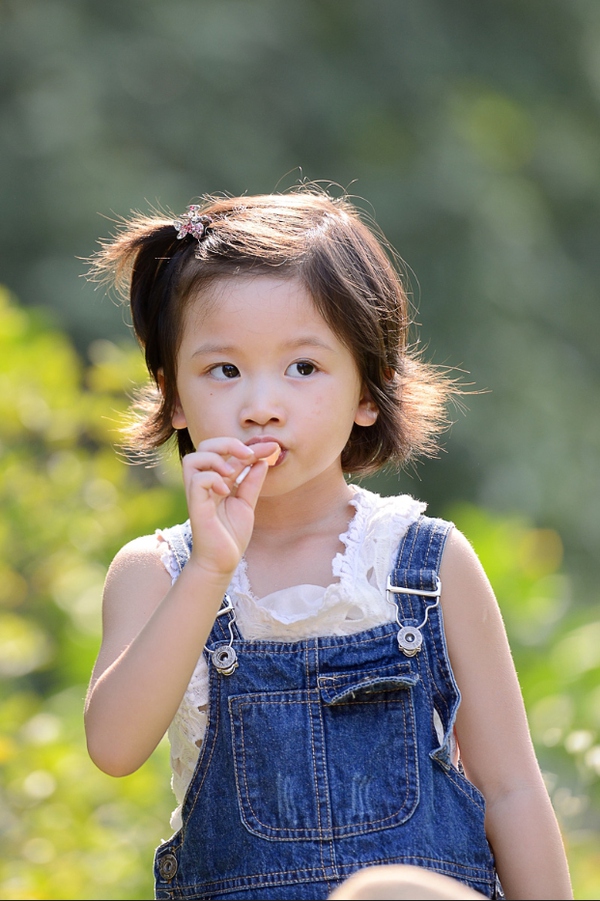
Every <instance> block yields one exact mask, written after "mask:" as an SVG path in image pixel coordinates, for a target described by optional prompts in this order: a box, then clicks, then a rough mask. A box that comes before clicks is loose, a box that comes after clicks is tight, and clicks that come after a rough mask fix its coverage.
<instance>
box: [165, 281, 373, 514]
mask: <svg viewBox="0 0 600 901" xmlns="http://www.w3.org/2000/svg"><path fill="white" fill-rule="evenodd" d="M177 368H178V371H177V392H178V403H177V407H176V411H175V414H174V416H173V426H174V427H175V428H176V429H182V428H187V429H188V431H189V433H190V436H191V439H192V441H193V442H194V446H195V447H198V445H199V444H200V443H201V442H202V441H204V440H206V439H207V438H217V437H234V438H239V439H240V440H241V441H243V442H244V443H248V441H250V439H253V438H254V439H256V438H260V437H264V438H267V437H268V438H272V439H274V440H275V441H277V442H278V443H279V445H280V446H281V448H282V450H283V454H282V456H281V457H280V460H279V463H278V464H277V466H275V467H273V468H272V469H271V470H270V471H269V473H268V475H267V480H266V483H265V486H264V488H263V491H262V494H263V496H268V495H271V494H280V493H284V492H286V491H289V490H292V489H293V488H295V487H299V486H300V485H302V484H305V483H307V482H309V481H311V480H313V479H315V478H318V477H321V476H323V477H326V476H327V474H335V475H338V476H339V474H340V473H341V463H340V456H341V453H342V450H343V449H344V447H345V445H346V442H347V440H348V437H349V435H350V431H351V429H352V426H353V424H354V423H358V424H359V425H364V426H369V425H372V424H373V423H374V421H375V419H376V411H375V409H374V406H373V404H372V403H370V402H369V401H370V399H369V398H368V397H366V396H364V392H363V389H362V385H361V380H360V376H359V373H358V369H357V366H356V363H355V361H354V358H353V356H352V354H351V352H350V351H349V350H348V348H347V347H345V345H343V344H342V343H341V341H340V340H339V339H338V338H337V337H336V335H335V334H334V333H333V332H332V331H331V329H330V328H329V326H328V325H327V323H326V322H325V320H324V319H323V317H322V316H321V314H320V313H319V312H318V311H317V309H316V308H315V306H314V303H313V301H312V298H311V296H310V294H309V293H308V291H307V289H306V288H305V287H304V285H303V284H302V283H301V282H300V281H299V280H298V279H286V280H284V279H279V278H276V277H273V276H269V275H260V276H246V275H245V276H239V277H235V276H234V277H230V278H221V279H219V280H217V281H216V282H214V283H213V284H212V285H211V286H209V287H208V288H207V289H205V290H204V291H203V292H202V295H201V297H200V298H199V299H198V300H195V301H192V302H191V303H190V304H189V306H188V308H187V310H186V313H185V316H184V320H183V332H182V341H181V346H180V349H179V353H178V356H177Z"/></svg>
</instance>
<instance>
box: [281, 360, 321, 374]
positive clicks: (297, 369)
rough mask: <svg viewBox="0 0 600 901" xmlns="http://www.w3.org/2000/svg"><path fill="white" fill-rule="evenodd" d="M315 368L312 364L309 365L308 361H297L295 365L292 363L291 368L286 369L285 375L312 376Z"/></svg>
mask: <svg viewBox="0 0 600 901" xmlns="http://www.w3.org/2000/svg"><path fill="white" fill-rule="evenodd" d="M316 369H317V367H316V366H315V364H314V363H311V362H310V360H299V361H298V362H297V363H292V365H291V366H288V368H287V375H292V376H294V375H295V376H307V375H312V374H313V372H316Z"/></svg>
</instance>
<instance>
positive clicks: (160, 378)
mask: <svg viewBox="0 0 600 901" xmlns="http://www.w3.org/2000/svg"><path fill="white" fill-rule="evenodd" d="M156 382H157V384H158V390H159V391H160V393H161V394H162V396H163V398H164V396H165V373H164V371H163V370H162V369H159V370H158V372H157V374H156ZM171 425H172V426H173V428H174V429H186V428H187V420H186V418H185V413H184V412H183V407H182V406H181V401H180V400H179V395H178V394H177V393H176V394H175V408H174V410H173V416H172V417H171Z"/></svg>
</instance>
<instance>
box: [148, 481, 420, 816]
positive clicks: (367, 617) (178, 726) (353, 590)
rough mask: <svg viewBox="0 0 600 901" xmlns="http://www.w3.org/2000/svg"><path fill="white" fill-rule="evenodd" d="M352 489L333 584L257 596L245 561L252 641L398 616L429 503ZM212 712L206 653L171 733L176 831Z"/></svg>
mask: <svg viewBox="0 0 600 901" xmlns="http://www.w3.org/2000/svg"><path fill="white" fill-rule="evenodd" d="M352 487H353V489H354V498H353V499H352V501H351V503H352V504H353V506H354V507H355V508H356V513H355V515H354V516H353V518H352V520H351V521H350V524H349V526H348V530H347V531H346V532H344V534H343V535H340V541H341V542H342V544H343V545H344V548H345V550H344V551H343V552H342V553H338V554H336V556H335V557H334V558H333V561H332V582H331V584H330V585H328V586H327V587H326V588H323V587H322V586H320V585H308V584H307V585H295V586H293V587H291V588H286V589H283V590H281V591H275V592H273V593H272V594H268V595H266V596H265V597H263V598H257V597H255V596H254V594H253V593H252V589H251V586H250V583H249V581H248V574H247V570H246V562H245V560H244V559H242V560H241V561H240V564H239V565H238V567H237V569H236V571H235V573H234V575H233V579H232V580H231V584H230V586H229V589H228V594H229V596H230V598H231V600H232V602H233V605H234V608H235V614H236V622H237V625H238V628H239V630H240V634H241V635H242V636H243V637H244V638H245V639H249V640H260V639H264V640H271V641H298V640H301V639H306V638H317V637H323V636H327V635H352V634H354V633H355V632H361V631H363V630H365V629H372V628H374V627H375V626H379V625H382V624H383V623H387V622H391V621H392V620H393V619H394V617H395V610H394V607H393V605H392V604H390V603H389V602H388V601H387V599H386V590H385V589H386V583H387V578H388V575H389V573H390V570H391V569H392V568H393V565H394V561H395V557H396V553H397V549H398V544H399V542H400V540H401V538H402V537H403V535H404V534H405V532H406V530H407V529H408V527H409V526H410V525H411V523H413V522H414V521H415V520H416V519H417V518H418V517H419V515H420V514H421V513H423V512H424V510H425V506H426V505H425V504H424V503H422V502H421V501H417V500H415V499H414V498H412V497H410V496H409V495H406V494H403V495H397V496H395V497H381V496H380V495H378V494H375V493H374V492H371V491H367V490H366V489H365V488H360V487H357V486H352ZM156 535H157V538H158V540H159V541H160V542H162V544H163V548H162V551H161V556H162V560H163V563H164V566H165V568H166V569H167V572H169V574H170V575H171V578H172V580H173V581H175V579H176V578H177V576H178V574H179V567H178V566H177V563H176V561H175V559H174V556H173V553H172V551H171V548H170V546H169V543H168V535H165V534H163V532H162V531H160V530H158V531H157V533H156ZM207 714H208V664H207V662H206V658H205V656H204V655H203V654H201V655H200V658H199V660H198V663H197V665H196V669H195V670H194V673H193V675H192V678H191V680H190V682H189V685H188V687H187V689H186V692H185V695H184V697H183V700H182V702H181V704H180V706H179V709H178V711H177V713H176V714H175V717H174V718H173V722H172V723H171V725H170V727H169V731H168V736H169V741H170V744H171V767H172V771H173V776H172V780H171V785H172V788H173V792H174V794H175V798H176V800H177V807H176V809H175V810H174V812H173V814H172V816H171V827H172V828H173V829H174V830H177V829H179V828H180V827H181V805H182V803H183V798H184V796H185V792H186V791H187V788H188V786H189V783H190V781H191V778H192V776H193V773H194V769H195V766H196V762H197V760H198V753H199V749H200V747H201V746H202V741H203V738H204V734H205V732H206V723H207Z"/></svg>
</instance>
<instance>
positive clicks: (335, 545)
mask: <svg viewBox="0 0 600 901" xmlns="http://www.w3.org/2000/svg"><path fill="white" fill-rule="evenodd" d="M394 260H395V258H394V255H393V253H392V252H391V251H390V249H389V247H388V246H387V244H386V243H385V241H384V239H383V238H382V236H380V235H379V233H378V232H377V231H376V230H375V229H374V228H372V227H368V226H367V225H366V223H365V222H364V221H363V218H362V217H361V215H360V214H359V212H358V211H357V210H356V209H355V208H354V207H353V206H352V205H351V204H350V203H349V202H348V201H347V200H346V199H333V198H331V197H329V196H328V195H327V194H326V193H324V192H322V191H321V190H319V189H317V188H315V187H304V188H302V189H297V190H295V191H293V192H290V193H287V194H284V195H267V196H257V197H240V198H207V199H205V200H204V202H203V203H201V204H200V205H192V206H190V207H189V208H188V210H187V212H186V213H185V214H184V215H182V216H180V217H179V218H176V219H170V218H165V217H158V216H156V217H141V216H138V217H133V218H132V219H131V220H130V221H129V222H127V223H125V225H124V226H123V228H122V230H121V231H120V233H119V234H118V235H117V237H116V238H115V239H114V240H113V241H109V242H106V243H105V244H103V247H102V250H101V251H100V252H99V253H98V254H97V256H96V258H95V261H94V266H93V270H92V271H93V275H94V277H96V278H108V279H109V280H111V281H113V283H114V284H116V285H117V287H119V288H121V289H122V290H123V291H124V292H125V293H126V295H127V298H128V301H129V303H130V307H131V313H132V318H133V325H134V328H135V331H136V334H137V337H138V338H139V341H140V342H141V345H142V346H143V348H144V349H145V354H146V361H147V365H148V369H149V372H150V375H151V380H152V382H151V388H149V389H148V390H147V392H146V394H145V396H144V399H143V404H142V410H141V413H140V411H139V410H138V417H137V421H136V425H135V427H134V428H133V439H134V443H135V445H136V446H137V447H138V448H140V449H142V450H146V451H147V450H150V449H156V448H158V447H160V446H161V445H163V444H164V443H165V442H166V441H167V440H168V439H169V438H170V437H171V436H172V435H174V434H176V436H177V442H178V446H179V452H180V455H181V457H182V468H183V481H184V485H185V491H186V497H187V505H188V512H189V519H188V520H187V522H185V523H184V524H183V525H180V526H175V527H171V528H165V529H163V530H159V531H157V533H156V534H155V535H147V536H144V537H141V538H138V539H136V540H134V541H132V542H131V543H129V544H128V545H126V546H125V547H124V548H123V549H122V550H121V551H120V552H119V553H118V554H117V556H116V557H115V560H114V561H113V563H112V565H111V567H110V569H109V572H108V575H107V579H106V586H105V594H104V602H103V624H104V634H103V638H102V646H101V649H100V653H99V656H98V660H97V662H96V666H95V668H94V672H93V675H92V679H91V684H90V688H89V693H88V697H87V703H86V711H85V724H86V732H87V739H88V745H89V751H90V754H91V757H92V759H93V760H94V762H95V763H96V764H97V765H98V766H99V767H100V768H101V769H102V770H104V772H106V773H109V774H111V775H114V776H123V775H126V774H129V773H132V772H134V770H136V769H137V768H138V767H140V766H141V765H142V764H143V763H144V761H145V760H147V759H148V757H149V756H150V754H152V752H153V750H154V749H155V748H156V746H157V744H158V743H159V741H160V740H161V738H162V737H163V735H164V734H165V732H166V731H168V733H169V737H170V740H171V746H172V767H173V782H172V784H173V789H174V792H175V795H176V798H177V801H178V807H177V809H176V811H175V813H174V815H173V819H172V827H173V829H174V834H173V836H172V838H170V839H169V840H168V841H165V842H164V843H163V844H162V845H161V846H160V847H159V848H158V849H157V852H156V860H155V879H156V897H157V898H164V899H167V898H187V899H192V898H206V899H209V898H210V899H216V898H227V899H237V898H245V899H252V898H254V899H285V898H288V899H325V898H327V897H329V896H330V895H331V894H332V893H334V892H335V893H336V894H335V897H336V898H347V897H368V896H369V895H368V893H367V895H365V894H352V891H353V889H352V885H353V884H354V883H355V882H356V879H357V876H354V877H352V879H350V883H349V885H348V887H347V892H348V893H347V894H346V893H345V892H346V888H344V887H342V888H341V889H340V887H339V886H340V884H341V883H343V882H344V880H345V879H347V878H348V877H351V876H352V874H356V873H357V871H364V874H366V877H365V878H366V879H367V883H368V880H369V878H370V873H371V872H376V873H377V875H378V877H379V876H380V875H381V868H382V866H384V865H386V866H387V865H392V866H391V867H390V868H389V870H385V872H386V873H390V874H392V876H393V878H394V879H398V878H400V877H401V874H402V867H403V865H408V869H409V871H410V872H411V874H414V871H415V867H417V868H420V869H418V870H417V873H418V872H423V873H424V874H426V873H427V871H429V872H430V875H431V876H432V878H434V879H438V880H440V879H442V880H443V879H444V877H451V878H452V882H451V881H450V879H448V883H447V884H448V885H449V886H452V888H451V889H449V891H450V892H452V891H456V886H457V885H458V894H449V895H448V897H473V891H476V892H479V893H480V895H482V896H484V897H486V898H494V897H499V896H500V892H501V889H500V887H499V883H501V885H502V887H503V889H504V892H505V893H506V895H507V896H508V897H509V898H535V899H544V898H548V899H560V898H570V897H572V896H571V890H570V885H569V877H568V871H567V865H566V861H565V855H564V851H563V846H562V841H561V837H560V834H559V830H558V827H557V823H556V820H555V817H554V814H553V811H552V808H551V805H550V801H549V798H548V795H547V792H546V789H545V787H544V783H543V781H542V777H541V774H540V770H539V767H538V764H537V762H536V758H535V754H534V750H533V747H532V743H531V740H530V736H529V732H528V727H527V721H526V717H525V711H524V708H523V702H522V698H521V694H520V690H519V685H518V682H517V677H516V674H515V670H514V667H513V663H512V659H511V654H510V651H509V647H508V644H507V640H506V636H505V631H504V628H503V624H502V619H501V616H500V612H499V610H498V606H497V603H496V600H495V598H494V595H493V592H492V589H491V587H490V585H489V583H488V581H487V579H486V576H485V574H484V572H483V571H482V568H481V565H480V564H479V562H478V559H477V557H476V555H475V553H474V551H473V550H472V548H471V546H470V544H469V543H468V541H467V540H466V539H465V538H464V537H463V536H462V535H461V534H460V533H459V532H458V531H457V530H456V529H455V528H453V527H452V525H451V524H450V523H447V522H444V521H443V520H439V519H431V518H429V517H426V516H424V509H425V505H424V504H423V503H421V502H419V501H417V500H414V499H413V498H412V497H409V496H407V495H400V496H398V497H379V496H378V495H377V494H374V493H372V492H370V491H367V490H366V489H364V488H361V487H359V486H357V485H354V484H351V483H350V482H348V481H347V478H346V477H347V476H350V475H352V476H353V477H356V476H361V475H364V474H366V473H372V472H375V471H376V470H378V469H380V468H381V467H383V466H385V465H386V464H396V465H401V464H403V463H406V461H407V460H409V459H411V458H414V457H415V456H416V455H418V454H423V453H431V452H432V451H433V449H434V447H435V438H436V435H437V434H438V433H439V431H440V429H441V428H442V427H443V426H444V424H445V419H444V408H445V405H446V403H447V401H448V399H449V397H450V396H451V394H452V392H453V390H454V389H453V385H452V382H451V381H450V380H448V379H447V378H445V377H444V376H443V375H442V374H440V373H439V372H438V371H437V370H435V369H434V368H432V367H430V366H428V365H426V364H425V363H423V362H422V360H420V359H419V358H418V356H417V355H415V354H414V353H413V352H412V351H411V349H410V346H409V344H408V335H407V332H408V327H409V316H408V304H407V298H406V294H405V292H404V290H403V287H402V283H401V279H400V276H399V274H398V271H397V267H395V265H394ZM442 612H443V616H442ZM369 867H374V868H375V870H374V871H371V870H368V869H365V868H369ZM423 868H424V869H423ZM359 875H360V878H361V879H362V878H363V873H362V872H361V873H360V874H359ZM497 877H499V880H498V878H497ZM353 880H354V881H353ZM453 880H458V883H454V881H453ZM400 881H401V879H400ZM363 882H364V880H363ZM373 884H374V885H379V886H381V884H382V883H381V882H379V883H373ZM398 884H399V883H398ZM461 885H462V887H463V888H462V889H461V888H460V886H461ZM467 887H469V888H467ZM386 890H389V887H388V889H386ZM373 891H377V889H373ZM438 891H439V888H438ZM398 892H400V889H398ZM370 896H371V897H382V895H377V894H371V895H370ZM386 897H401V894H400V893H399V894H388V895H386ZM410 897H413V898H414V897H417V895H415V894H411V895H410ZM419 897H421V896H419ZM422 897H444V895H442V894H434V895H429V896H427V895H423V896H422Z"/></svg>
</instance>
